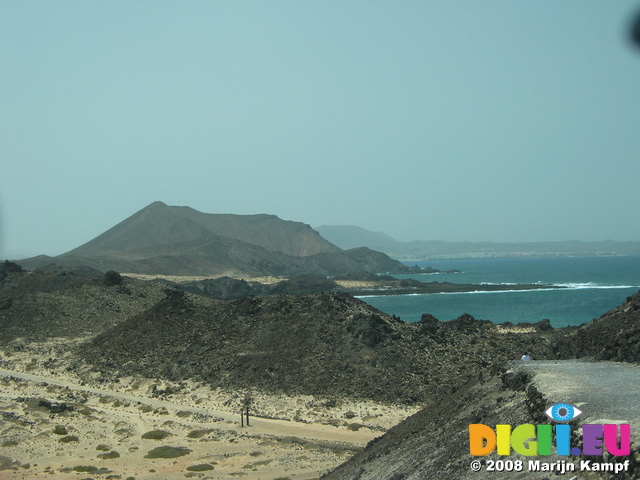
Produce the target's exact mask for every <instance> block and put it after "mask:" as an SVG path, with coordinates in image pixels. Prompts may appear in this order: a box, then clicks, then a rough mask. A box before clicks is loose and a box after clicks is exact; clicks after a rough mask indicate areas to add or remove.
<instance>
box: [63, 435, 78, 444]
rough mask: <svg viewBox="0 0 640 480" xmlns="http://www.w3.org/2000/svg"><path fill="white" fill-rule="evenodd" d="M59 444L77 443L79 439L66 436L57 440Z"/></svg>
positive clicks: (73, 436)
mask: <svg viewBox="0 0 640 480" xmlns="http://www.w3.org/2000/svg"><path fill="white" fill-rule="evenodd" d="M58 441H59V442H60V443H71V442H79V441H80V439H79V438H78V436H77V435H67V436H66V437H62V438H61V439H60V440H58Z"/></svg>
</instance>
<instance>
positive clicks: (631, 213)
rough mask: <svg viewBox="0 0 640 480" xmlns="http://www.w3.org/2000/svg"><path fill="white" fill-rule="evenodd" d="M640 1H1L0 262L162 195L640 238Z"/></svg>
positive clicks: (476, 229)
mask: <svg viewBox="0 0 640 480" xmlns="http://www.w3.org/2000/svg"><path fill="white" fill-rule="evenodd" d="M638 11H640V2H639V1H625V0H620V1H616V2H610V1H590V0H574V1H571V0H567V1H562V2H557V1H550V0H549V1H546V0H536V1H513V0H504V1H497V0H489V1H483V2H478V1H450V0H442V1H424V2H416V1H399V2H390V1H384V2H381V1H367V2H364V1H346V2H345V1H322V2H303V1H262V2H258V1H217V2H204V1H186V2H185V1H153V2H151V1H136V2H125V1H104V2H98V1H96V2H83V1H57V2H46V1H35V2H34V1H29V0H26V1H19V2H17V1H13V0H11V1H7V0H0V69H1V71H2V75H0V130H1V132H2V133H0V158H1V160H0V161H1V173H0V175H1V176H2V182H1V183H0V258H3V257H7V256H15V255H20V254H23V255H32V254H39V253H46V254H50V255H55V254H59V253H63V252H64V251H67V250H70V249H72V248H74V247H76V246H78V245H80V244H82V243H84V242H86V241H88V240H90V239H91V238H93V237H95V236H96V235H98V234H100V233H102V232H103V231H105V230H106V229H108V228H110V227H111V226H113V225H115V224H116V223H118V222H119V221H121V220H123V219H124V218H126V217H128V216H129V215H131V214H133V213H134V212H136V211H137V210H139V209H141V208H143V207H145V206H146V205H148V204H149V203H151V202H153V201H156V200H162V201H164V202H165V203H167V204H170V205H189V206H191V207H193V208H196V209H198V210H201V211H204V212H210V213H238V214H250V213H271V214H275V215H278V216H279V217H281V218H284V219H287V220H296V221H302V222H304V223H308V224H311V225H312V226H319V225H324V224H330V225H359V226H362V227H364V228H367V229H370V230H378V231H384V232H385V233H387V234H389V235H391V236H393V237H394V238H397V239H399V240H414V239H422V240H451V241H483V240H490V241H542V240H572V239H580V240H586V241H589V240H604V239H614V240H640V221H639V220H640V218H639V217H640V214H639V211H640V210H639V208H638V206H639V205H640V188H638V179H640V161H639V160H640V158H639V157H640V129H639V127H640V83H639V82H638V79H639V78H640V48H634V47H632V46H631V45H630V43H629V42H628V40H627V37H628V31H629V27H630V21H631V18H632V16H633V15H634V14H636V13H637V12H638Z"/></svg>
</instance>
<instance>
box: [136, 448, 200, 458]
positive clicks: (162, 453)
mask: <svg viewBox="0 0 640 480" xmlns="http://www.w3.org/2000/svg"><path fill="white" fill-rule="evenodd" d="M190 453H191V450H189V449H188V448H186V447H167V446H165V447H157V448H154V449H153V450H151V451H150V452H149V453H147V454H146V455H145V456H144V458H176V457H182V456H183V455H189V454H190Z"/></svg>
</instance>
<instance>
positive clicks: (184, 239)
mask: <svg viewBox="0 0 640 480" xmlns="http://www.w3.org/2000/svg"><path fill="white" fill-rule="evenodd" d="M52 263H53V264H56V265H60V266H65V267H77V266H85V267H91V268H94V269H97V270H100V271H102V272H105V271H108V270H117V271H120V272H126V273H142V274H152V275H203V276H220V275H228V276H235V277H238V276H247V277H255V276H264V275H275V276H294V275H299V274H317V275H324V276H332V275H340V274H344V273H347V272H354V271H366V272H373V273H382V272H395V273H400V272H404V271H407V270H408V267H406V266H405V265H404V264H402V263H400V262H399V261H397V260H393V259H391V258H389V257H388V256H387V255H385V254H383V253H380V252H375V251H372V250H371V249H368V248H364V247H361V248H356V249H349V250H346V251H345V250H342V249H341V248H339V247H337V246H335V245H333V244H332V243H330V242H329V241H327V240H326V239H324V238H323V237H322V236H320V234H318V232H317V231H315V230H313V229H312V228H311V227H310V226H309V225H306V224H304V223H300V222H291V221H285V220H281V219H280V218H278V217H276V216H274V215H265V214H261V215H230V214H210V213H202V212H199V211H197V210H194V209H193V208H190V207H175V206H168V205H166V204H165V203H162V202H154V203H152V204H151V205H149V206H147V207H145V208H143V209H142V210H140V211H139V212H137V213H135V214H133V215H132V216H131V217H129V218H127V219H126V220H124V221H122V222H120V223H119V224H117V225H116V226H114V227H113V228H111V229H109V230H107V231H106V232H104V233H103V234H101V235H99V236H97V237H96V238H94V239H93V240H91V241H89V242H87V243H85V244H84V245H81V246H79V247H77V248H75V249H73V250H71V251H69V252H67V253H64V254H62V255H58V256H56V257H49V256H45V255H40V256H37V257H32V258H29V259H22V260H20V265H22V266H23V267H24V268H26V269H29V270H34V269H36V268H42V267H46V266H50V265H51V264H52Z"/></svg>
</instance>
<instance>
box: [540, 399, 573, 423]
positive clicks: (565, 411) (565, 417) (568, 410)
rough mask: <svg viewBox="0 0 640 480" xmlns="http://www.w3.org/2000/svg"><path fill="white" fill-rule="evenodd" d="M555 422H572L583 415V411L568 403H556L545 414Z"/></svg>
mask: <svg viewBox="0 0 640 480" xmlns="http://www.w3.org/2000/svg"><path fill="white" fill-rule="evenodd" d="M544 413H545V414H546V415H547V417H549V418H550V419H551V420H553V421H554V422H560V423H564V422H570V421H571V420H574V419H576V418H578V417H579V416H580V414H582V410H580V409H579V408H578V407H574V406H573V405H569V404H568V403H556V404H555V405H551V406H550V407H549V408H547V410H546V411H545V412H544Z"/></svg>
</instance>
